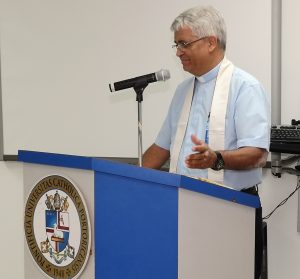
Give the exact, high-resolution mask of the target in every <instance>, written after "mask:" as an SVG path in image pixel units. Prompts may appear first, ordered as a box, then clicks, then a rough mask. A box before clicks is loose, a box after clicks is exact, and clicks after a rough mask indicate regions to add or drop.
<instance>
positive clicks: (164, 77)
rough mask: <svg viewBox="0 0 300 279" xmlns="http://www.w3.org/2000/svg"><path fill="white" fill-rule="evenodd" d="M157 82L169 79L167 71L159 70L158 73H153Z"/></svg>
mask: <svg viewBox="0 0 300 279" xmlns="http://www.w3.org/2000/svg"><path fill="white" fill-rule="evenodd" d="M155 76H156V80H157V81H161V80H162V81H165V80H167V79H169V78H170V77H171V75H170V72H169V70H166V69H161V70H160V71H158V72H156V73H155Z"/></svg>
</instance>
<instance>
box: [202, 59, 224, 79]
mask: <svg viewBox="0 0 300 279" xmlns="http://www.w3.org/2000/svg"><path fill="white" fill-rule="evenodd" d="M220 66H221V62H220V63H219V64H218V65H217V66H216V67H214V68H213V69H211V70H210V71H209V72H207V73H205V74H204V75H202V76H200V77H196V78H197V79H198V81H199V82H200V83H206V82H209V81H211V80H213V79H215V78H216V77H217V75H218V72H219V69H220Z"/></svg>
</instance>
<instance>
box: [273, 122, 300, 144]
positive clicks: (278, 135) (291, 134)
mask: <svg viewBox="0 0 300 279" xmlns="http://www.w3.org/2000/svg"><path fill="white" fill-rule="evenodd" d="M271 142H283V143H299V144H300V125H273V126H272V127H271Z"/></svg>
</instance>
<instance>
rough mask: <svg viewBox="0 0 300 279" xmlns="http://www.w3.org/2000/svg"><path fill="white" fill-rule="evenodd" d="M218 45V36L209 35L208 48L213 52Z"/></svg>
mask: <svg viewBox="0 0 300 279" xmlns="http://www.w3.org/2000/svg"><path fill="white" fill-rule="evenodd" d="M217 47H218V40H217V38H216V37H213V36H209V37H208V50H209V51H210V52H213V51H214V50H215V49H216V48H217Z"/></svg>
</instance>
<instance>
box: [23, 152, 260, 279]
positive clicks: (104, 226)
mask: <svg viewBox="0 0 300 279" xmlns="http://www.w3.org/2000/svg"><path fill="white" fill-rule="evenodd" d="M19 161H22V162H23V163H24V196H25V200H26V198H27V197H28V195H29V193H30V191H31V189H32V187H33V186H34V184H35V183H36V182H37V181H39V180H41V179H43V178H44V177H47V176H49V175H53V174H55V175H60V176H64V177H67V178H68V179H70V180H72V181H73V182H74V183H75V184H76V185H77V186H78V188H79V189H80V191H81V193H82V195H83V196H84V199H85V201H86V204H87V207H88V211H89V216H90V223H91V235H92V236H91V252H90V256H89V259H88V261H87V264H86V266H85V268H84V270H83V272H82V273H81V274H80V276H79V277H80V278H91V279H92V278H99V279H119V278H122V279H150V278H151V279H160V278H161V279H177V278H178V279H199V278H208V279H220V278H222V279H233V278H243V279H253V278H254V254H255V250H254V248H255V209H256V208H258V207H260V201H259V199H258V198H257V197H255V196H253V195H248V194H246V193H242V192H239V191H235V190H232V189H228V188H225V187H221V186H218V185H215V184H212V183H209V182H204V181H200V180H196V179H192V178H189V177H185V176H182V175H177V174H170V173H167V172H162V171H156V170H150V169H145V168H141V167H137V166H133V165H128V164H122V163H115V162H110V161H105V160H101V159H97V158H91V157H82V156H73V155H63V154H53V153H43V152H33V151H19ZM24 250H25V278H26V279H29V278H30V279H35V278H41V271H40V270H39V269H38V268H37V266H36V264H35V263H34V260H33V259H32V255H31V253H30V251H29V249H28V244H27V243H26V241H25V249H24ZM55 278H64V277H62V276H61V277H59V276H58V277H55ZM65 278H68V277H65Z"/></svg>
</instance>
